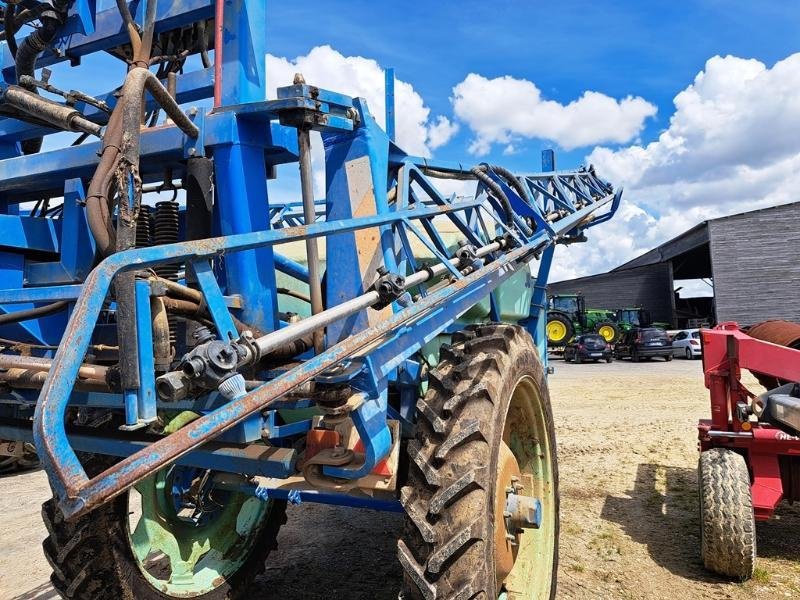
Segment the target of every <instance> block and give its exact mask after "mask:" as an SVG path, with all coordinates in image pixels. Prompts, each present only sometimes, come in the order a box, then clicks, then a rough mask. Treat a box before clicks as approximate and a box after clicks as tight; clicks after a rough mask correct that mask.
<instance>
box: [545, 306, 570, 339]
mask: <svg viewBox="0 0 800 600" xmlns="http://www.w3.org/2000/svg"><path fill="white" fill-rule="evenodd" d="M545 331H546V332H547V343H548V345H550V346H563V345H564V344H566V343H567V342H569V341H570V340H571V339H572V338H573V337H574V336H575V326H574V325H573V324H572V322H571V321H570V320H569V319H568V318H567V317H565V316H564V315H561V314H558V313H551V314H548V315H547V326H546V327H545Z"/></svg>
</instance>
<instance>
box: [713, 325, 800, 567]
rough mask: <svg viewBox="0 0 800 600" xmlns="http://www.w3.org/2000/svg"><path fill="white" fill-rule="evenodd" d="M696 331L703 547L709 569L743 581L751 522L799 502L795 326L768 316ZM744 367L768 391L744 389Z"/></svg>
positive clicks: (752, 543)
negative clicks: (706, 414) (702, 414)
mask: <svg viewBox="0 0 800 600" xmlns="http://www.w3.org/2000/svg"><path fill="white" fill-rule="evenodd" d="M701 335H702V340H703V370H704V373H705V385H706V387H707V388H708V389H709V391H710V394H711V418H710V419H704V420H701V421H700V423H699V425H698V430H699V439H700V461H699V466H698V487H699V497H700V517H701V530H702V541H701V552H702V555H703V562H704V564H705V566H706V568H708V569H709V570H711V571H714V572H716V573H719V574H721V575H725V576H729V577H735V578H739V579H747V578H749V577H750V576H752V574H753V570H754V567H755V558H756V522H758V521H766V520H768V519H770V517H772V516H773V514H774V512H775V510H776V508H777V506H778V504H779V503H781V502H782V501H788V502H793V501H795V500H800V383H798V382H800V349H797V348H798V347H800V325H798V324H795V323H790V322H786V321H767V322H764V323H761V324H759V325H755V326H753V327H751V328H750V329H749V330H748V332H747V333H745V332H743V331H742V330H740V329H739V327H738V325H737V324H736V323H722V324H721V325H719V326H717V327H716V328H714V329H708V330H704V331H703V332H702V334H701ZM743 369H747V370H749V371H751V372H752V373H753V374H754V375H755V376H756V378H757V379H758V380H759V382H760V383H761V384H762V385H763V386H764V387H765V388H766V389H767V390H768V391H766V392H764V393H762V394H758V395H757V394H755V393H754V392H752V391H750V390H749V389H748V388H747V387H745V385H744V384H743V383H742V379H741V374H742V370H743Z"/></svg>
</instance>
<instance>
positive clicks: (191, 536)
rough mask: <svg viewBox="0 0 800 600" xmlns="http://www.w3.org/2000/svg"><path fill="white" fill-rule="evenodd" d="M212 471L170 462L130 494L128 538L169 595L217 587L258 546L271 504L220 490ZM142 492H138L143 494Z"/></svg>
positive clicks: (192, 593)
mask: <svg viewBox="0 0 800 600" xmlns="http://www.w3.org/2000/svg"><path fill="white" fill-rule="evenodd" d="M210 475H211V473H210V471H204V470H200V469H193V468H189V467H169V468H166V469H163V470H161V471H159V472H158V473H155V474H154V475H152V476H150V477H148V478H147V479H145V480H143V481H142V482H141V483H139V484H138V485H137V486H136V487H135V491H131V493H130V494H129V495H128V512H129V518H128V537H129V541H130V545H131V550H132V551H133V555H134V557H135V558H136V562H137V565H138V567H139V569H140V570H141V572H142V574H143V575H144V576H145V578H146V579H147V581H148V582H149V583H150V584H151V585H152V586H153V587H154V588H155V589H157V590H159V591H160V592H162V593H163V594H166V595H168V596H174V597H180V598H192V597H196V596H201V595H203V594H206V593H208V592H211V591H213V590H214V589H216V588H217V587H219V586H220V585H221V584H222V583H224V582H225V581H226V580H227V579H228V578H229V577H230V576H232V575H233V574H234V573H235V572H236V571H237V570H238V569H239V568H240V567H241V566H242V564H243V563H244V561H245V560H246V559H247V557H248V556H249V555H250V552H251V551H252V550H253V544H254V541H255V540H256V539H257V538H258V534H259V533H260V532H261V530H262V528H263V527H264V526H265V523H266V522H267V519H268V516H269V511H270V509H271V505H270V503H267V502H262V501H261V500H259V499H258V498H254V497H252V496H249V495H246V494H239V493H234V492H227V491H219V490H214V489H213V488H211V486H210V480H211V478H210ZM137 492H138V493H137Z"/></svg>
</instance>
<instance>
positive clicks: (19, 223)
mask: <svg viewBox="0 0 800 600" xmlns="http://www.w3.org/2000/svg"><path fill="white" fill-rule="evenodd" d="M59 228H60V224H59V223H58V222H57V221H54V220H53V219H40V218H38V217H21V216H18V215H0V231H2V232H3V235H2V237H0V248H3V249H11V250H25V249H28V250H35V251H37V252H49V253H56V252H58V245H59V244H58V233H57V229H59Z"/></svg>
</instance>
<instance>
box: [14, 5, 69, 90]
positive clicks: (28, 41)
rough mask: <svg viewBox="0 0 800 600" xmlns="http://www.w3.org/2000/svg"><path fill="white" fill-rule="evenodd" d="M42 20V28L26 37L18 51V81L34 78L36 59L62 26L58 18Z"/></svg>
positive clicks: (16, 60) (51, 17)
mask: <svg viewBox="0 0 800 600" xmlns="http://www.w3.org/2000/svg"><path fill="white" fill-rule="evenodd" d="M41 20H42V26H41V27H39V29H37V30H36V31H34V32H33V33H31V34H30V35H29V36H28V37H26V38H25V39H24V40H23V41H22V44H21V45H20V47H19V49H18V50H17V54H16V56H15V61H14V63H15V65H16V68H17V81H19V78H20V77H22V76H23V75H30V76H33V70H34V68H35V67H36V59H37V58H39V54H41V53H42V52H43V51H44V50H45V48H47V47H48V46H49V45H50V43H51V42H52V41H53V39H54V38H55V37H56V31H58V26H59V25H60V20H59V19H58V17H56V16H49V15H48V16H45V15H42V18H41ZM34 89H35V87H34Z"/></svg>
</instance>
